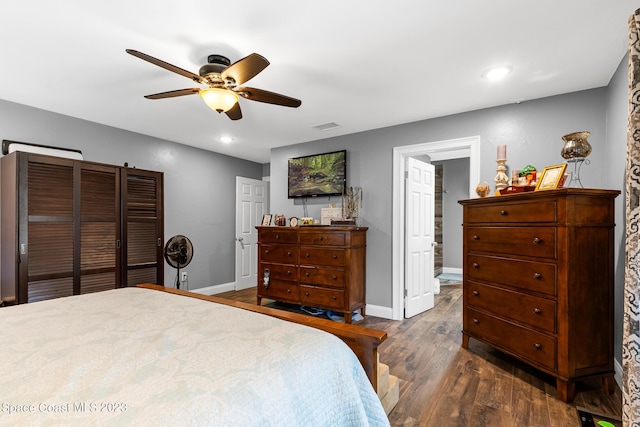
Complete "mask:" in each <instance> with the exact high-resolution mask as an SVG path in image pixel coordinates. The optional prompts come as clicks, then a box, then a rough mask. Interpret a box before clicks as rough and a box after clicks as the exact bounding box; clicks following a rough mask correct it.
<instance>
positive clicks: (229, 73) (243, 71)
mask: <svg viewBox="0 0 640 427" xmlns="http://www.w3.org/2000/svg"><path fill="white" fill-rule="evenodd" d="M268 65H269V61H267V58H265V57H264V56H262V55H259V54H257V53H252V54H251V55H248V56H245V57H244V58H242V59H240V60H238V61H236V62H234V63H233V64H231V65H229V66H228V67H227V68H225V69H224V70H223V71H222V73H220V75H221V76H222V78H223V79H227V78H228V77H231V78H232V79H233V80H235V81H236V84H237V85H241V84H243V83H244V82H246V81H249V80H250V79H252V78H253V77H255V76H256V75H257V74H258V73H259V72H260V71H262V70H264V69H265V68H267V66H268Z"/></svg>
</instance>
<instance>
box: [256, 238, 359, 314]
mask: <svg viewBox="0 0 640 427" xmlns="http://www.w3.org/2000/svg"><path fill="white" fill-rule="evenodd" d="M256 228H257V230H258V287H257V289H258V290H257V298H258V304H261V302H262V298H269V299H273V300H276V301H282V302H287V303H292V304H300V305H304V306H309V307H316V308H322V309H325V310H332V311H335V312H338V313H343V314H344V318H345V322H347V323H351V317H352V313H353V312H354V311H356V310H361V312H362V314H363V315H364V310H365V300H366V293H365V270H366V232H367V227H343V226H307V227H256Z"/></svg>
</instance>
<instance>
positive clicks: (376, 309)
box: [365, 304, 393, 320]
mask: <svg viewBox="0 0 640 427" xmlns="http://www.w3.org/2000/svg"><path fill="white" fill-rule="evenodd" d="M365 313H366V315H367V316H375V317H381V318H383V319H389V320H392V319H393V309H392V308H391V307H383V306H381V305H373V304H367V305H366V307H365Z"/></svg>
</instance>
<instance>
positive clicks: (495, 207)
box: [464, 196, 558, 223]
mask: <svg viewBox="0 0 640 427" xmlns="http://www.w3.org/2000/svg"><path fill="white" fill-rule="evenodd" d="M501 197H502V196H501ZM504 197H505V198H508V197H509V196H504ZM464 213H465V216H464V222H465V223H476V222H489V223H498V222H507V223H512V222H556V221H557V220H558V214H557V204H556V201H555V200H539V201H531V202H528V203H499V204H497V203H492V204H490V205H476V206H468V207H467V209H465V211H464Z"/></svg>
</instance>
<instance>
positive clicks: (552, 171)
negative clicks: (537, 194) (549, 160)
mask: <svg viewBox="0 0 640 427" xmlns="http://www.w3.org/2000/svg"><path fill="white" fill-rule="evenodd" d="M566 168H567V164H566V163H562V164H560V165H554V166H547V167H545V168H544V169H543V170H542V173H541V174H540V178H538V183H537V184H536V191H540V190H555V189H556V188H558V187H559V186H560V183H561V182H562V181H564V180H563V178H564V171H565V169H566Z"/></svg>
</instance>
